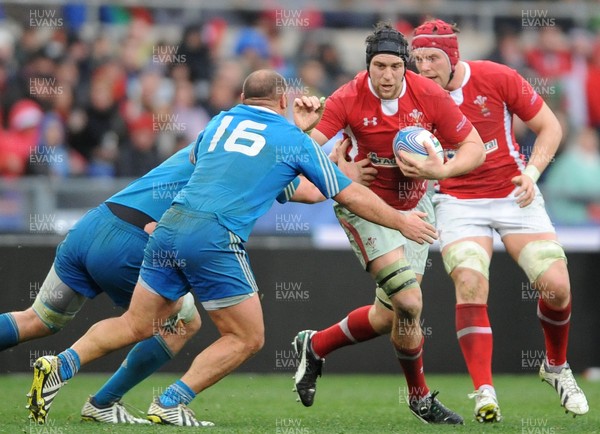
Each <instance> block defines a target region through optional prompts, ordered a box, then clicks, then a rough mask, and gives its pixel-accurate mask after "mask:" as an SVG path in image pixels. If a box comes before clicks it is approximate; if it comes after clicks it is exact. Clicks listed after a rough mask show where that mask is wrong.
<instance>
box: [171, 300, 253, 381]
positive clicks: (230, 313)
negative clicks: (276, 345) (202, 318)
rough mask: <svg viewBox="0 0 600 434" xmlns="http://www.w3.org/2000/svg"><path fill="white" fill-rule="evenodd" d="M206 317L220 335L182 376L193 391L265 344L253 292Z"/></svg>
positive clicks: (215, 378) (227, 371)
mask: <svg viewBox="0 0 600 434" xmlns="http://www.w3.org/2000/svg"><path fill="white" fill-rule="evenodd" d="M208 314H209V316H210V317H211V319H212V321H213V323H214V324H215V326H216V327H217V329H218V330H219V333H220V334H221V337H220V338H219V339H217V340H216V341H215V342H214V343H213V344H212V345H210V346H209V347H208V348H206V349H205V350H204V351H202V352H201V353H200V354H198V356H197V357H196V358H195V359H194V362H193V363H192V366H191V367H190V369H189V370H188V371H187V372H186V373H185V375H184V376H183V377H182V381H183V382H185V383H186V384H187V385H188V386H189V387H190V388H191V389H193V390H194V391H195V392H196V393H199V392H200V391H202V390H204V389H206V388H208V387H210V386H211V385H213V384H214V383H216V382H217V381H219V380H220V379H221V378H223V377H225V376H226V375H228V374H229V373H230V372H232V371H233V370H234V369H236V368H237V367H238V366H240V365H241V364H242V363H243V362H245V361H246V360H247V359H249V358H250V357H251V356H253V355H254V354H255V353H257V352H258V351H259V350H260V349H261V348H262V347H263V345H264V339H265V338H264V323H263V314H262V307H261V305H260V299H259V297H258V296H257V295H256V293H253V294H251V296H250V297H248V298H245V299H244V300H243V301H242V302H240V303H238V304H235V305H233V306H229V307H226V308H222V309H218V310H209V311H208Z"/></svg>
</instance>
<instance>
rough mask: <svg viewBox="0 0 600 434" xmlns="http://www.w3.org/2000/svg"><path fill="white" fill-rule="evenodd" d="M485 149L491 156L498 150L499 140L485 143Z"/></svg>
mask: <svg viewBox="0 0 600 434" xmlns="http://www.w3.org/2000/svg"><path fill="white" fill-rule="evenodd" d="M483 147H484V148H485V153H486V154H489V153H490V152H494V151H495V150H496V149H498V140H496V139H492V140H490V141H489V142H485V143H484V144H483Z"/></svg>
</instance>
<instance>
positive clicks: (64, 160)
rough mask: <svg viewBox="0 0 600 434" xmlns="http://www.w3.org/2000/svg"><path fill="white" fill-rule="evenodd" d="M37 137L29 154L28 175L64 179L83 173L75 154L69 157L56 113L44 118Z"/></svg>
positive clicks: (81, 164)
mask: <svg viewBox="0 0 600 434" xmlns="http://www.w3.org/2000/svg"><path fill="white" fill-rule="evenodd" d="M39 136H40V138H39V142H38V144H37V146H36V147H35V148H34V149H32V150H31V152H30V156H29V164H28V170H27V171H28V173H29V174H32V175H47V176H50V177H51V178H66V177H68V176H72V175H80V174H82V173H83V171H84V168H85V164H84V161H83V159H82V158H81V157H80V156H78V155H77V154H74V155H73V156H71V155H70V152H69V148H68V146H67V145H66V143H65V127H64V125H63V122H62V120H61V118H60V117H59V116H58V115H57V114H56V113H52V112H50V113H48V114H46V115H45V116H44V118H43V119H42V122H41V125H40V134H39Z"/></svg>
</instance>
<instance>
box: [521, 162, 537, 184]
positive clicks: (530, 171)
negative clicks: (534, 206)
mask: <svg viewBox="0 0 600 434" xmlns="http://www.w3.org/2000/svg"><path fill="white" fill-rule="evenodd" d="M523 173H524V174H525V175H527V176H529V177H530V178H531V179H532V180H533V182H534V183H535V182H537V180H538V179H540V171H539V170H538V168H537V167H535V166H534V165H533V164H528V165H527V167H526V168H525V170H524V171H523Z"/></svg>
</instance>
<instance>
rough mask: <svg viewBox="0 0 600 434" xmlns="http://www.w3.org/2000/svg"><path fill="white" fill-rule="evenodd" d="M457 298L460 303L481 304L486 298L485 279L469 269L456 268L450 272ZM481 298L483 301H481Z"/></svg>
mask: <svg viewBox="0 0 600 434" xmlns="http://www.w3.org/2000/svg"><path fill="white" fill-rule="evenodd" d="M452 280H453V281H454V285H455V286H456V292H457V298H458V299H459V300H460V302H461V303H482V302H485V299H486V298H487V279H486V278H485V277H484V276H483V275H482V274H481V273H477V272H475V271H474V270H473V269H471V268H462V267H461V268H456V269H454V271H453V272H452ZM482 297H483V300H482Z"/></svg>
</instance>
